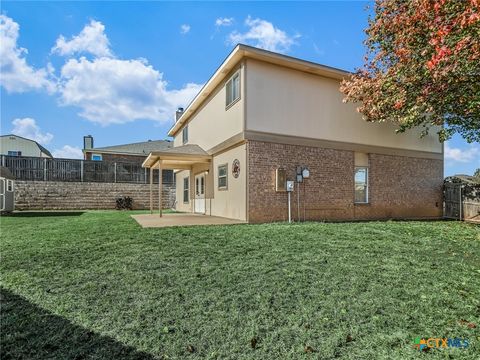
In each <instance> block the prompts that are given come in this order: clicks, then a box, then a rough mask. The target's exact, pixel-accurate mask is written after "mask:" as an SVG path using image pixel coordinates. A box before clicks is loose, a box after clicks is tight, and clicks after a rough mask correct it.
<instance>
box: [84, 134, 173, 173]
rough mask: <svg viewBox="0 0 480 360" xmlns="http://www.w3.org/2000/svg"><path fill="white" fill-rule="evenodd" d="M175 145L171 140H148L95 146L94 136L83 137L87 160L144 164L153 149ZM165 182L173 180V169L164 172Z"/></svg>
mask: <svg viewBox="0 0 480 360" xmlns="http://www.w3.org/2000/svg"><path fill="white" fill-rule="evenodd" d="M172 146H173V143H172V141H170V140H148V141H144V142H138V143H131V144H123V145H113V146H104V147H97V148H96V147H94V141H93V137H92V136H91V135H87V136H84V137H83V154H84V159H85V160H93V161H111V162H114V161H117V162H128V163H137V164H140V165H141V164H142V163H143V161H144V160H145V158H146V157H147V156H148V154H150V153H151V152H152V151H162V150H166V149H169V148H171V147H172ZM163 181H164V182H173V171H166V172H165V173H164V174H163Z"/></svg>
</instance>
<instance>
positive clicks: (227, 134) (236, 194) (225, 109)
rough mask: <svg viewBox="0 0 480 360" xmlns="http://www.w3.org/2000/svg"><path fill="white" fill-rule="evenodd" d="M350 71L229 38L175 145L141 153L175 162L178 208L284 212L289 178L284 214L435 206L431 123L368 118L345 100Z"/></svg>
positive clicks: (436, 169)
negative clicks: (403, 124)
mask: <svg viewBox="0 0 480 360" xmlns="http://www.w3.org/2000/svg"><path fill="white" fill-rule="evenodd" d="M348 76H349V73H348V72H346V71H343V70H339V69H335V68H331V67H328V66H324V65H320V64H316V63H312V62H309V61H304V60H300V59H296V58H292V57H289V56H285V55H281V54H277V53H272V52H269V51H265V50H261V49H257V48H252V47H250V46H245V45H238V46H236V47H235V49H234V50H233V51H232V52H231V53H230V55H229V56H228V57H227V58H226V59H225V61H224V62H223V63H222V64H221V65H220V67H219V68H218V69H217V70H216V72H215V73H214V75H213V76H212V77H211V78H210V79H209V80H208V82H207V83H206V84H205V86H204V87H203V88H202V89H201V91H200V92H199V93H198V94H197V96H196V97H195V98H194V100H193V101H192V102H191V103H190V104H189V106H188V107H187V108H186V109H185V110H184V111H183V112H179V113H177V120H176V122H175V124H174V125H173V127H172V128H171V129H170V131H169V135H170V136H172V137H174V147H173V148H171V149H168V150H165V151H159V152H152V153H150V155H149V156H148V157H147V159H146V160H145V162H144V163H143V165H144V166H145V167H147V168H151V169H155V170H156V169H173V170H175V176H176V186H177V189H176V193H177V206H176V207H177V210H180V211H186V212H196V213H201V214H206V215H216V216H223V217H227V218H233V219H239V220H245V221H247V222H269V221H283V220H286V219H287V217H288V206H289V205H288V198H289V196H288V194H287V192H286V191H285V186H284V185H285V183H286V180H290V181H294V188H293V192H291V193H290V206H291V216H292V218H293V220H304V219H305V220H309V219H310V220H323V219H326V220H327V219H330V220H347V219H377V218H436V217H440V216H441V214H442V179H443V147H442V144H441V143H440V142H439V141H438V139H437V137H436V134H430V135H428V136H426V137H424V138H420V137H419V133H418V132H417V131H410V132H407V133H404V134H396V133H395V126H394V125H393V124H389V123H382V124H377V123H368V122H365V121H364V120H362V118H361V115H360V114H359V113H358V112H357V111H356V106H355V105H354V104H345V103H343V101H342V99H343V95H342V94H341V93H340V91H339V87H340V82H341V80H342V79H343V78H345V77H348ZM303 170H308V171H306V172H304V171H303ZM302 173H303V175H305V177H303V176H302ZM308 173H309V174H308ZM307 175H309V176H307Z"/></svg>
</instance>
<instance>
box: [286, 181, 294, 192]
mask: <svg viewBox="0 0 480 360" xmlns="http://www.w3.org/2000/svg"><path fill="white" fill-rule="evenodd" d="M294 184H295V182H294V181H287V191H293V187H294Z"/></svg>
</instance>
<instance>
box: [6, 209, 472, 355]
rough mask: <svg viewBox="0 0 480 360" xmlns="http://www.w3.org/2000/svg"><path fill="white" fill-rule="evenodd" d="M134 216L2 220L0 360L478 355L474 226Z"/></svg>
mask: <svg viewBox="0 0 480 360" xmlns="http://www.w3.org/2000/svg"><path fill="white" fill-rule="evenodd" d="M130 214H131V213H128V212H111V211H105V212H101V211H97V212H85V213H63V214H62V213H59V214H54V213H53V214H52V213H46V214H41V213H31V214H19V215H17V216H11V217H2V219H1V240H2V243H1V261H0V269H1V288H2V298H1V299H2V308H1V327H2V328H1V342H2V346H1V354H0V357H1V358H2V360H4V359H8V358H11V359H16V358H25V359H44V358H47V357H48V358H54V359H97V358H98V359H121V358H127V359H157V358H158V359H333V358H343V359H377V358H378V359H414V358H422V359H439V358H442V359H443V358H454V359H478V358H479V354H480V338H479V336H480V332H479V329H480V228H479V227H475V226H473V225H468V224H461V223H457V222H369V223H336V224H332V223H330V224H328V223H306V224H299V225H288V224H270V225H233V226H210V227H186V228H169V229H141V228H140V227H139V226H138V225H137V224H136V223H135V221H134V220H133V219H131V218H130V216H129V215H130ZM42 215H48V216H42ZM417 336H422V337H451V338H454V337H460V338H466V339H468V340H469V342H470V346H469V347H468V348H467V349H451V348H448V349H440V350H438V349H432V350H431V351H428V352H427V353H422V352H419V351H417V350H415V349H413V340H414V338H415V337H417Z"/></svg>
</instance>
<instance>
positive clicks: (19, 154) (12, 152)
mask: <svg viewBox="0 0 480 360" xmlns="http://www.w3.org/2000/svg"><path fill="white" fill-rule="evenodd" d="M7 155H8V156H22V152H21V151H13V150H8V153H7Z"/></svg>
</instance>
